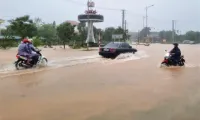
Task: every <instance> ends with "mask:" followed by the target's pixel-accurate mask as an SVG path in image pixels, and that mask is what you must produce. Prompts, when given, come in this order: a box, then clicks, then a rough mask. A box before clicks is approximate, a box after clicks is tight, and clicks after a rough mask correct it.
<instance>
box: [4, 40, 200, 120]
mask: <svg viewBox="0 0 200 120" xmlns="http://www.w3.org/2000/svg"><path fill="white" fill-rule="evenodd" d="M171 47H172V46H171V45H159V44H155V45H151V46H149V47H145V46H137V49H138V50H139V52H138V53H137V54H135V55H132V54H123V55H120V56H118V57H117V58H116V59H114V60H110V59H103V58H101V57H99V56H98V55H97V51H95V50H94V51H90V52H86V51H77V50H73V51H65V52H63V51H61V50H60V51H59V50H57V51H54V52H53V51H51V52H48V51H44V53H45V55H47V58H49V61H50V63H49V66H48V67H46V68H40V69H32V70H25V71H15V70H13V68H12V69H11V68H10V69H6V70H5V68H6V67H4V68H3V69H4V70H3V69H1V71H0V120H199V119H200V114H199V111H200V46H199V45H181V46H180V48H181V50H182V53H183V54H184V56H185V58H186V61H187V63H186V66H185V67H183V68H177V67H176V68H160V67H159V64H160V62H161V61H162V60H163V56H164V54H165V51H164V50H166V49H167V50H169V49H170V48H171ZM3 53H4V52H1V54H3ZM12 54H14V53H12V52H10V53H9V55H12ZM11 57H14V56H11ZM5 59H6V61H7V62H4V63H3V62H2V61H3V58H1V59H0V60H1V62H2V64H4V66H9V64H8V62H11V61H12V60H11V59H10V58H8V57H7V58H5ZM9 60H10V61H9ZM10 66H12V65H10ZM5 71H6V72H5Z"/></svg>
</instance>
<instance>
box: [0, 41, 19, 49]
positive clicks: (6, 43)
mask: <svg viewBox="0 0 200 120" xmlns="http://www.w3.org/2000/svg"><path fill="white" fill-rule="evenodd" d="M16 46H17V42H16V41H15V40H10V39H2V40H0V49H9V48H11V47H16Z"/></svg>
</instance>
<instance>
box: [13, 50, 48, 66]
mask: <svg viewBox="0 0 200 120" xmlns="http://www.w3.org/2000/svg"><path fill="white" fill-rule="evenodd" d="M36 54H38V55H39V58H38V61H37V63H36V64H34V63H33V60H29V61H30V63H28V58H26V57H24V56H20V55H18V54H17V55H16V58H17V61H15V63H14V64H15V68H16V69H17V70H20V69H23V68H24V69H28V68H33V67H34V66H39V65H42V66H46V65H47V62H48V60H47V58H45V57H44V56H43V55H42V54H41V50H38V51H37V52H36Z"/></svg>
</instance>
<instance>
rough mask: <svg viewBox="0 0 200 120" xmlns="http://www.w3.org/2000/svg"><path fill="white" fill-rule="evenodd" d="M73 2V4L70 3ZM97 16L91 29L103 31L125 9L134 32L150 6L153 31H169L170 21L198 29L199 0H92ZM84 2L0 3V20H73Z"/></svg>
mask: <svg viewBox="0 0 200 120" xmlns="http://www.w3.org/2000/svg"><path fill="white" fill-rule="evenodd" d="M73 1H75V2H73ZM94 2H95V3H96V7H97V8H96V9H97V11H98V13H99V14H102V15H104V18H105V21H104V22H103V23H97V24H95V26H97V27H100V28H105V27H108V26H114V27H117V26H120V25H121V21H122V20H121V15H122V13H121V11H120V10H106V9H100V7H104V8H115V9H126V10H127V11H126V20H127V23H128V28H129V29H130V30H131V31H138V30H140V29H141V28H142V26H143V20H142V19H143V18H142V17H143V16H144V15H145V9H144V8H145V6H147V5H152V4H154V5H155V6H154V7H152V8H150V9H149V10H148V16H149V22H148V23H149V26H150V27H153V28H155V30H171V28H172V25H171V24H172V20H173V19H174V20H177V25H176V28H177V29H179V30H181V31H182V32H185V31H187V30H195V31H196V30H200V0H94ZM86 3H87V0H0V18H2V19H7V20H8V19H11V18H14V17H18V16H22V15H26V14H29V15H30V16H31V17H32V18H35V17H40V18H41V19H42V20H43V21H44V22H48V23H51V22H53V21H54V20H55V21H56V23H57V24H59V23H62V22H64V21H66V20H75V21H77V15H78V14H81V13H84V11H85V9H86V6H84V5H83V4H86Z"/></svg>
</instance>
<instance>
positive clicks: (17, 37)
mask: <svg viewBox="0 0 200 120" xmlns="http://www.w3.org/2000/svg"><path fill="white" fill-rule="evenodd" d="M11 37H12V38H13V39H15V40H19V39H21V37H19V36H11ZM4 38H5V36H2V35H1V36H0V39H4Z"/></svg>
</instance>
